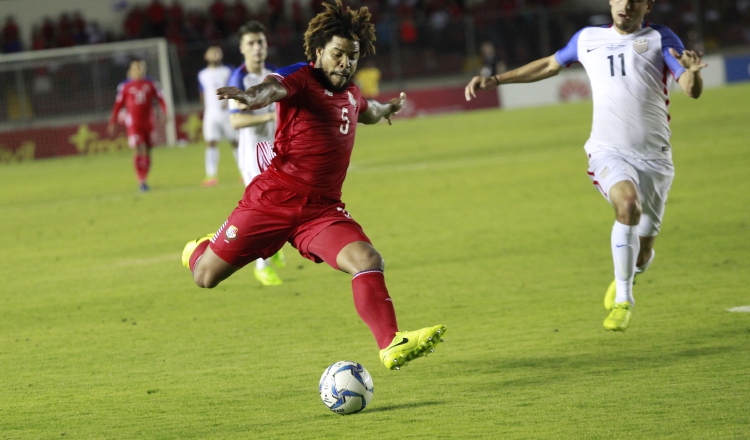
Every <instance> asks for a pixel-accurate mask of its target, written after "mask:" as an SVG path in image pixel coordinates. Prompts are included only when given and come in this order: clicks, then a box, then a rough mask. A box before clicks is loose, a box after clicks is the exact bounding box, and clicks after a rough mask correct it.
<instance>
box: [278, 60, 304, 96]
mask: <svg viewBox="0 0 750 440" xmlns="http://www.w3.org/2000/svg"><path fill="white" fill-rule="evenodd" d="M309 68H310V65H309V64H307V63H297V64H292V65H291V66H287V67H283V68H281V69H279V70H277V71H276V72H274V73H272V74H270V76H272V77H273V78H274V79H276V81H278V82H280V83H281V85H282V86H284V88H285V89H286V92H287V98H289V97H291V96H293V95H294V94H296V93H297V92H299V91H300V90H303V89H305V88H306V87H307V80H308V78H309V77H310V75H305V74H304V70H305V69H309Z"/></svg>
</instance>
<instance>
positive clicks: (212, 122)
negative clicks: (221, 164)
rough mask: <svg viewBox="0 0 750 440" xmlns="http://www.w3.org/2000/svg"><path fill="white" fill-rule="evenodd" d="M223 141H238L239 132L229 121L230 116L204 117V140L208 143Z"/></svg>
mask: <svg viewBox="0 0 750 440" xmlns="http://www.w3.org/2000/svg"><path fill="white" fill-rule="evenodd" d="M222 139H229V140H230V141H232V142H234V141H236V140H237V130H235V129H234V127H232V123H231V122H230V121H229V114H227V113H222V114H220V115H216V116H212V115H207V114H204V115H203V140H204V141H206V142H218V141H220V140H222Z"/></svg>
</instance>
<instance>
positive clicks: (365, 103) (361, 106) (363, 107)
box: [358, 92, 370, 113]
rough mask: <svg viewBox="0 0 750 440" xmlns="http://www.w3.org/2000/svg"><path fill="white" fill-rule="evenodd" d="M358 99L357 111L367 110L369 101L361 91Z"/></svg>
mask: <svg viewBox="0 0 750 440" xmlns="http://www.w3.org/2000/svg"><path fill="white" fill-rule="evenodd" d="M358 101H359V102H358V108H359V113H364V112H366V111H367V109H368V108H370V101H368V100H367V99H365V97H364V96H362V93H361V92H360V93H359V100H358Z"/></svg>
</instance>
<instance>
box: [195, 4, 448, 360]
mask: <svg viewBox="0 0 750 440" xmlns="http://www.w3.org/2000/svg"><path fill="white" fill-rule="evenodd" d="M374 41H375V26H374V25H373V24H372V23H371V22H370V12H369V11H368V9H367V8H366V7H362V8H360V9H359V10H358V11H355V10H351V9H349V8H347V7H344V6H343V5H342V3H341V0H336V3H335V4H326V5H325V11H324V12H321V13H320V14H318V15H317V16H315V18H313V19H312V21H311V22H310V24H309V26H308V29H307V31H306V32H305V53H306V55H307V58H308V60H310V61H311V62H310V63H309V64H308V63H299V64H295V65H292V66H288V67H286V68H282V69H280V70H277V71H276V72H275V73H272V74H270V75H268V76H267V77H266V78H265V79H264V80H263V82H261V83H260V84H259V85H257V86H253V87H250V88H249V89H247V90H245V91H243V90H240V89H238V88H235V87H223V88H220V89H218V90H217V95H218V96H219V97H220V98H221V99H235V100H237V101H238V102H239V103H240V106H241V107H245V106H246V107H247V108H249V109H258V108H262V107H265V106H267V105H270V104H271V103H273V102H275V103H276V112H277V115H278V117H277V124H278V125H277V129H276V136H275V141H274V145H273V150H272V152H271V154H264V155H263V158H261V157H260V155H259V160H266V159H268V158H269V157H270V163H266V166H267V168H266V169H265V170H264V171H263V172H262V173H261V174H260V175H258V176H257V177H255V179H253V181H252V182H251V183H250V185H248V186H247V188H246V189H245V194H244V196H243V198H242V200H241V201H240V202H239V205H238V206H237V207H236V208H235V209H234V211H233V212H232V213H231V214H230V216H229V218H228V219H227V221H226V222H225V223H224V224H223V225H222V226H221V228H219V230H218V231H217V232H216V233H215V234H211V235H208V236H206V237H201V238H199V239H197V240H193V241H191V242H188V244H187V245H186V246H185V249H184V251H183V254H182V261H183V264H184V265H185V266H186V267H188V269H190V270H191V271H192V272H193V278H194V280H195V283H196V284H197V285H198V286H200V287H208V288H212V287H215V286H216V285H218V284H219V283H220V282H221V281H222V280H224V279H226V278H228V277H229V276H230V275H232V274H233V273H234V272H236V271H237V270H239V269H240V268H241V267H243V266H244V265H246V264H248V263H249V262H252V261H255V260H256V259H258V258H268V257H270V256H271V255H273V254H274V253H275V252H276V251H278V250H279V249H281V247H282V246H283V245H284V243H286V242H289V243H291V244H292V246H294V247H295V248H296V249H297V250H298V251H299V253H300V254H301V255H302V256H304V257H305V258H308V259H310V260H312V261H315V262H316V263H320V262H325V263H327V264H328V265H330V266H331V267H333V268H334V269H338V270H341V271H344V272H347V273H349V274H351V275H353V278H352V291H353V294H354V306H355V308H356V310H357V313H358V314H359V316H360V317H361V318H362V320H363V321H364V322H365V323H366V324H367V325H368V327H369V328H370V330H371V332H372V334H373V336H374V337H375V340H376V342H377V344H378V346H379V348H380V359H381V361H382V362H383V364H384V365H385V366H386V367H387V368H389V369H398V368H399V367H401V366H403V365H405V364H406V363H407V362H409V361H411V360H412V359H415V358H417V357H420V356H424V355H425V354H427V353H428V352H430V351H433V347H434V346H435V345H436V344H437V343H438V342H440V341H441V337H442V335H443V334H444V333H445V326H444V325H436V326H433V327H426V328H423V329H420V330H416V331H403V332H399V331H398V326H397V324H396V313H395V311H394V308H393V303H392V301H391V297H390V296H389V294H388V290H387V288H386V286H385V278H384V275H383V269H384V265H383V258H382V257H381V256H380V254H379V253H378V252H377V251H376V250H375V248H374V247H373V246H372V244H371V241H370V239H369V238H368V237H367V235H365V233H364V231H363V230H362V228H361V227H360V225H359V224H358V223H357V222H356V221H355V220H354V219H353V218H352V217H351V216H350V215H349V213H348V212H346V210H345V206H344V203H342V202H341V188H342V185H343V183H344V178H345V177H346V170H347V168H348V166H349V160H350V157H351V152H352V147H353V146H354V136H355V133H356V131H357V123H358V122H361V123H364V124H375V123H377V122H378V121H380V120H381V119H383V118H385V119H387V120H388V122H389V123H390V121H391V116H393V115H395V114H396V113H397V112H398V111H399V110H400V109H401V107H402V106H403V104H404V101H405V100H406V95H404V94H403V93H402V94H401V96H400V97H398V98H394V99H392V100H390V101H388V102H387V103H384V104H383V103H380V102H377V101H375V100H369V101H368V100H366V99H364V98H363V97H362V94H361V93H360V90H359V88H358V87H357V86H356V85H355V84H354V83H353V82H351V79H352V77H353V76H354V73H355V71H356V70H357V62H358V61H359V58H360V56H365V55H368V54H373V53H375V46H374Z"/></svg>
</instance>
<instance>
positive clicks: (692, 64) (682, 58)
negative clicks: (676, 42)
mask: <svg viewBox="0 0 750 440" xmlns="http://www.w3.org/2000/svg"><path fill="white" fill-rule="evenodd" d="M669 53H670V54H671V55H672V56H673V57H675V58H677V61H679V62H680V65H681V66H682V67H684V68H685V69H687V70H689V71H691V72H698V71H699V70H701V69H702V68H704V67H708V64H706V63H704V62H703V60H702V59H701V58H702V57H703V52H696V51H694V50H687V49H686V50H684V51H682V55H680V54H678V53H677V51H676V50H674V48H671V47H670V48H669Z"/></svg>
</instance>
